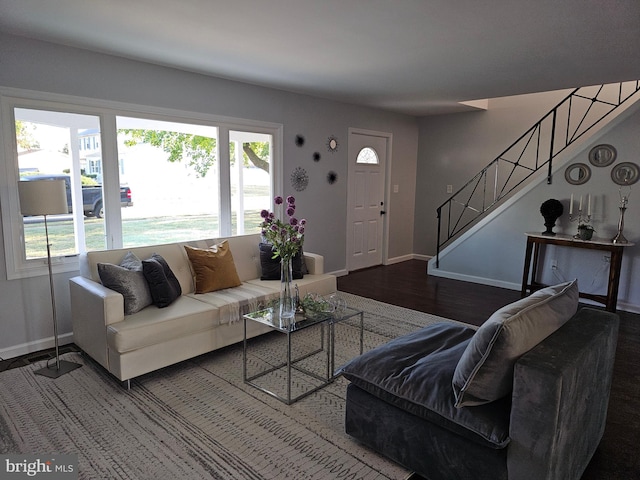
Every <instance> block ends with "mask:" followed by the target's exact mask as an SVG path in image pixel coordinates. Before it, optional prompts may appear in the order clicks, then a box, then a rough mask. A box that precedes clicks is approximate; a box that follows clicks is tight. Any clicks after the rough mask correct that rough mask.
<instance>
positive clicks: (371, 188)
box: [347, 131, 389, 271]
mask: <svg viewBox="0 0 640 480" xmlns="http://www.w3.org/2000/svg"><path fill="white" fill-rule="evenodd" d="M388 140H389V138H388V136H387V135H386V134H374V133H364V132H359V131H350V132H349V190H348V193H347V206H348V215H347V222H348V225H347V269H348V270H349V271H351V270H358V269H361V268H366V267H372V266H374V265H380V264H382V258H383V252H382V249H383V239H384V225H385V222H384V220H385V213H386V206H385V204H384V202H385V188H384V186H385V166H386V161H387V144H388Z"/></svg>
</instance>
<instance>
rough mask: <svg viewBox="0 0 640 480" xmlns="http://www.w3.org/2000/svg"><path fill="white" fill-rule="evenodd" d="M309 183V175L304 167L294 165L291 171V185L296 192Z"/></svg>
mask: <svg viewBox="0 0 640 480" xmlns="http://www.w3.org/2000/svg"><path fill="white" fill-rule="evenodd" d="M307 185H309V175H307V171H306V170H305V169H304V168H301V167H296V169H295V170H294V171H293V173H291V186H292V187H293V188H294V189H295V190H296V191H298V192H301V191H302V190H304V189H305V188H307Z"/></svg>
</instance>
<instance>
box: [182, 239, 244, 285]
mask: <svg viewBox="0 0 640 480" xmlns="http://www.w3.org/2000/svg"><path fill="white" fill-rule="evenodd" d="M184 248H185V251H186V252H187V256H188V257H189V261H190V262H191V266H192V268H193V272H194V276H195V284H196V293H207V292H214V291H216V290H221V289H223V288H231V287H237V286H239V285H241V284H242V282H240V278H239V277H238V272H237V271H236V267H235V264H234V261H233V254H232V253H231V249H230V248H229V242H228V241H226V240H225V241H223V242H221V243H219V244H217V245H212V246H211V247H210V248H195V247H190V246H188V245H185V246H184Z"/></svg>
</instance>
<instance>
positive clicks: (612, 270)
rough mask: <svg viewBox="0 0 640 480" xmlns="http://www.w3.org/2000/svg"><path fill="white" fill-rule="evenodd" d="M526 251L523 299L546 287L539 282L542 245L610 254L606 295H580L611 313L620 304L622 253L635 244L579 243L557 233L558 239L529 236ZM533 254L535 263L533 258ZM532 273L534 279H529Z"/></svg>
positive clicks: (578, 240)
mask: <svg viewBox="0 0 640 480" xmlns="http://www.w3.org/2000/svg"><path fill="white" fill-rule="evenodd" d="M526 235H527V250H526V253H525V257H524V271H523V273H522V290H521V292H520V293H521V295H522V296H523V297H524V296H526V295H527V292H534V291H535V290H539V289H541V288H543V287H545V285H543V284H541V283H538V282H537V281H536V278H537V276H538V271H539V266H538V259H539V257H540V246H541V245H558V246H561V247H573V248H587V249H591V250H602V251H605V252H609V253H610V254H611V263H610V264H609V283H608V285H607V294H606V295H594V294H591V293H582V292H581V293H580V296H581V297H582V298H588V299H589V300H593V301H595V302H598V303H602V304H603V305H604V306H605V307H606V310H608V311H609V312H615V311H616V303H617V301H618V284H619V283H620V269H621V267H622V253H623V251H624V247H631V246H633V245H635V244H634V243H632V242H629V243H612V242H611V241H606V240H580V239H576V238H573V237H572V236H571V235H562V234H556V235H555V236H550V235H542V234H540V233H530V232H528V233H527V234H526ZM532 254H533V264H532V262H531V255H532ZM529 273H531V276H529Z"/></svg>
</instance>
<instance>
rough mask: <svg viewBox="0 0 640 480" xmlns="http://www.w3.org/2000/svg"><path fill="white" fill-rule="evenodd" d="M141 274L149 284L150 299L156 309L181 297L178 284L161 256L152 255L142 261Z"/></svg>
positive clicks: (180, 289)
mask: <svg viewBox="0 0 640 480" xmlns="http://www.w3.org/2000/svg"><path fill="white" fill-rule="evenodd" d="M142 273H144V278H145V279H146V280H147V283H148V284H149V290H150V292H151V298H152V299H153V304H154V305H155V306H156V307H158V308H164V307H167V306H169V305H171V303H173V302H174V301H175V300H176V299H177V298H178V297H179V296H180V295H182V288H181V287H180V282H179V281H178V279H177V278H176V276H175V275H174V273H173V272H172V271H171V268H170V267H169V264H168V263H167V262H166V261H165V259H164V258H162V256H161V255H158V254H157V253H154V254H153V255H151V258H148V259H146V260H143V261H142Z"/></svg>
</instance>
